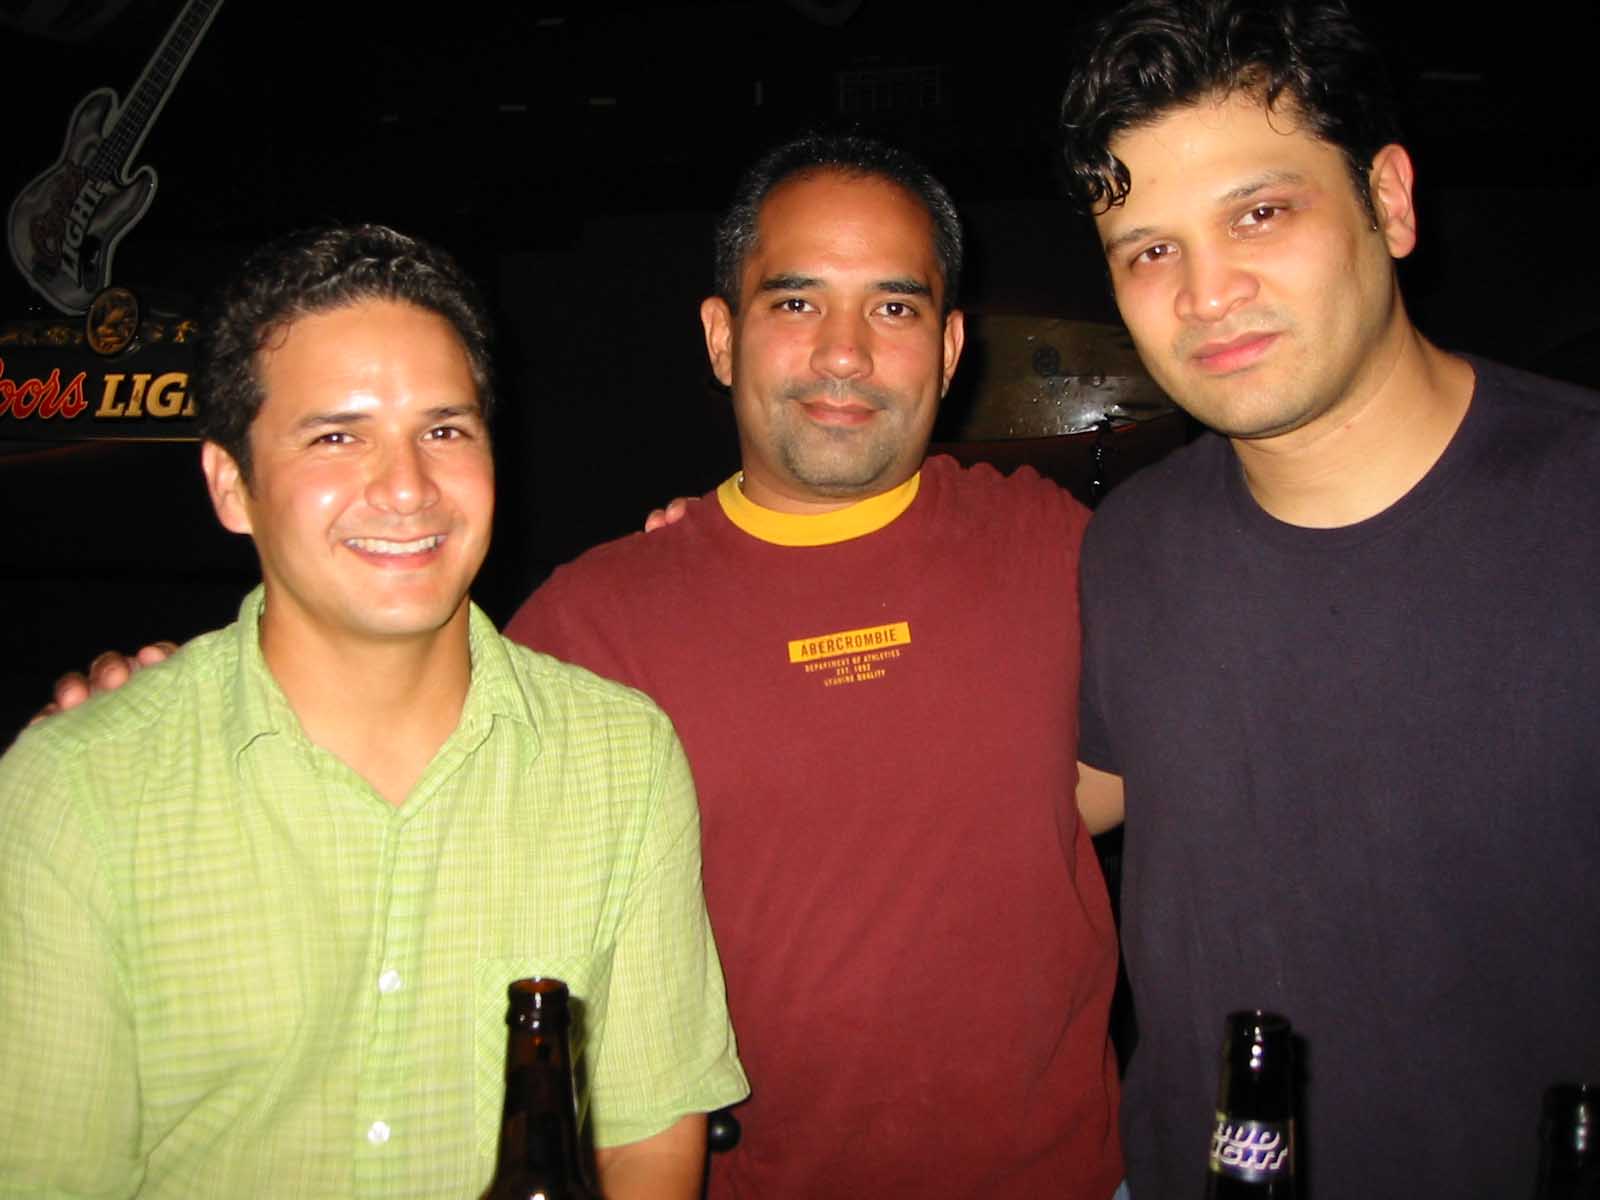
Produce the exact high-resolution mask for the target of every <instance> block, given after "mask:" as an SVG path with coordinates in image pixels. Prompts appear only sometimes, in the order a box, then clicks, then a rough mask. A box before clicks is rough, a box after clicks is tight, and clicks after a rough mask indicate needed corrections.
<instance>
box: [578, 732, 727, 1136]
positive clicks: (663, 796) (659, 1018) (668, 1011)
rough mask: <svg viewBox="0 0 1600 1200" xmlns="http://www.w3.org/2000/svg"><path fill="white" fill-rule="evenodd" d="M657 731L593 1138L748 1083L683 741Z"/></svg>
mask: <svg viewBox="0 0 1600 1200" xmlns="http://www.w3.org/2000/svg"><path fill="white" fill-rule="evenodd" d="M651 728H652V729H653V730H654V737H655V739H656V743H657V744H656V746H655V748H654V749H655V753H654V754H653V755H652V761H653V764H654V766H653V770H652V773H651V789H650V796H649V802H648V814H649V815H648V827H647V829H646V831H645V834H644V839H643V843H642V847H641V851H640V869H639V872H638V874H637V875H636V877H635V879H634V883H633V887H632V889H631V892H630V894H629V896H628V898H627V901H626V904H625V906H624V913H623V918H622V925H621V928H620V930H619V932H618V936H617V942H616V951H615V957H614V959H613V969H612V982H611V990H610V995H609V997H608V1000H607V1005H606V1033H605V1037H604V1041H603V1044H602V1045H601V1046H599V1047H598V1053H597V1055H596V1059H595V1061H594V1063H593V1065H592V1069H591V1076H590V1088H591V1103H590V1113H591V1119H592V1121H593V1128H594V1140H595V1144H596V1145H598V1146H614V1145H621V1144H625V1143H627V1142H634V1141H638V1140H640V1139H641V1138H646V1137H649V1136H651V1135H652V1134H655V1133H659V1132H660V1131H661V1130H663V1129H666V1128H667V1127H668V1126H670V1125H671V1124H672V1123H673V1122H675V1121H676V1120H678V1118H680V1117H682V1116H684V1115H686V1114H689V1113H700V1112H709V1111H710V1110H712V1109H715V1108H720V1107H722V1106H724V1105H728V1104H732V1103H734V1102H735V1101H738V1100H742V1099H743V1098H744V1097H745V1096H746V1095H748V1094H749V1091H750V1088H749V1085H748V1084H747V1083H746V1082H745V1077H744V1072H743V1070H742V1069H741V1067H740V1065H739V1060H738V1056H737V1051H736V1048H735V1044H734V1037H733V1029H732V1026H731V1025H730V1024H729V1021H728V1010H727V1000H726V997H725V995H724V990H723V980H722V966H721V963H720V962H719V961H718V958H717V951H716V945H715V943H714V941H713V939H712V936H711V926H710V921H709V919H708V918H707V916H706V907H705V898H704V895H703V892H702V888H701V881H700V821H699V812H698V808H697V804H696V800H695V793H694V785H693V783H692V781H691V778H690V774H689V764H688V762H687V760H686V759H685V758H684V754H683V749H682V747H681V746H680V745H679V743H678V739H677V736H676V735H675V734H674V733H673V731H672V728H671V725H670V724H669V723H668V722H667V721H666V719H665V718H664V717H660V718H658V719H657V720H656V721H655V722H654V723H653V724H652V726H651Z"/></svg>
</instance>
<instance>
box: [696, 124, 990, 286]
mask: <svg viewBox="0 0 1600 1200" xmlns="http://www.w3.org/2000/svg"><path fill="white" fill-rule="evenodd" d="M827 172H834V173H838V174H841V175H845V176H851V177H860V178H879V179H883V180H886V181H887V182H889V183H892V184H895V185H896V186H898V187H900V188H902V189H904V190H905V191H906V192H907V193H908V194H909V195H910V196H911V197H912V198H913V199H915V200H917V201H918V202H919V203H920V204H921V205H922V206H923V208H925V209H927V210H928V216H929V218H931V220H932V221H933V253H934V257H935V258H937V259H938V260H939V273H940V275H942V276H943V282H944V309H945V311H946V312H949V311H950V309H951V308H953V307H954V306H955V297H956V293H957V291H958V290H959V289H960V286H961V255H962V246H963V243H962V234H961V217H960V215H959V214H958V213H957V212H956V206H955V201H953V200H951V199H950V193H949V191H947V190H946V189H945V186H944V184H942V183H940V182H939V181H938V180H937V179H936V178H934V176H933V174H932V173H931V172H930V171H929V170H928V169H927V167H925V166H923V165H922V164H921V163H920V162H918V161H917V159H916V158H914V157H913V156H912V155H910V154H908V153H907V152H906V151H904V150H902V149H900V148H899V147H897V146H891V145H889V144H888V143H886V142H880V141H878V140H877V139H875V138H869V137H861V136H858V135H855V134H821V133H808V134H804V135H802V136H801V137H798V138H795V139H794V140H793V141H789V142H785V143H783V145H781V146H777V147H775V148H773V149H772V150H769V151H768V152H767V153H766V154H764V155H762V157H761V158H760V160H759V161H757V162H756V164H755V165H754V166H752V167H751V168H750V169H749V170H748V171H746V172H745V173H744V175H743V176H741V177H740V179H739V183H738V186H737V187H735V189H734V193H733V203H732V204H730V205H729V206H728V208H727V211H726V212H724V213H723V214H722V218H721V219H720V220H719V221H718V222H717V230H716V281H715V284H716V291H717V295H719V296H721V297H722V299H723V300H724V301H726V302H727V305H728V307H729V308H730V309H732V310H733V311H734V312H738V311H739V276H740V274H741V272H742V271H743V270H744V260H745V259H746V258H747V257H748V256H749V254H750V251H751V250H752V249H754V248H755V244H756V238H757V236H758V235H759V232H760V231H759V220H760V216H761V206H762V204H763V203H765V202H766V199H767V196H768V195H770V194H771V193H772V191H773V189H774V188H776V187H777V186H778V185H779V184H781V183H786V182H787V181H789V180H791V179H795V178H804V177H806V176H811V175H819V174H824V173H827Z"/></svg>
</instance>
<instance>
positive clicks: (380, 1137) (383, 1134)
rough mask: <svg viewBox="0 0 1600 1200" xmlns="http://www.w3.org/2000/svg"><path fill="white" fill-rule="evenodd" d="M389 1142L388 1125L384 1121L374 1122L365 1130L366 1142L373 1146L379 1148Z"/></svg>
mask: <svg viewBox="0 0 1600 1200" xmlns="http://www.w3.org/2000/svg"><path fill="white" fill-rule="evenodd" d="M388 1140H389V1125H388V1123H387V1122H386V1121H374V1122H373V1123H372V1127H371V1128H370V1129H368V1130H367V1141H369V1142H371V1143H372V1144H373V1145H374V1146H381V1145H383V1144H384V1143H385V1142H387V1141H388Z"/></svg>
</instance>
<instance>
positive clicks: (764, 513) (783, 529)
mask: <svg viewBox="0 0 1600 1200" xmlns="http://www.w3.org/2000/svg"><path fill="white" fill-rule="evenodd" d="M921 486H922V472H920V471H918V472H917V473H916V474H915V475H913V476H912V477H911V478H910V479H908V480H906V481H905V482H904V483H902V484H900V485H899V486H898V487H895V488H891V489H890V490H889V491H887V492H882V493H880V494H878V495H876V496H869V497H867V498H866V499H865V500H858V501H857V502H856V503H854V504H852V505H850V506H849V507H848V508H840V509H835V510H834V511H833V512H826V513H815V514H812V513H784V512H774V511H773V510H772V509H770V508H762V507H761V506H760V505H759V504H752V503H751V502H750V500H749V499H748V498H747V497H746V496H745V494H744V493H743V492H741V491H740V490H739V475H738V474H734V475H730V476H729V477H728V478H727V479H726V480H724V481H723V483H722V486H720V487H719V488H717V502H718V503H719V504H721V505H722V511H723V513H724V514H726V515H727V518H728V520H730V521H732V522H733V523H734V524H735V525H737V526H738V527H739V528H740V529H742V530H744V531H745V532H746V533H748V534H749V535H750V536H751V537H754V538H760V539H761V540H762V541H763V542H771V543H773V544H774V545H777V546H830V545H832V544H833V543H834V542H848V541H849V540H850V539H851V538H858V537H865V536H866V535H867V534H869V533H876V532H877V531H878V530H880V529H882V528H883V527H884V526H885V525H887V524H889V522H891V521H893V520H894V519H895V518H896V517H898V516H899V515H900V514H901V513H903V512H905V510H906V509H908V508H910V507H911V502H912V501H913V500H915V499H916V498H917V489H918V488H920V487H921Z"/></svg>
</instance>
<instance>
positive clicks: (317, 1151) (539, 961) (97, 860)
mask: <svg viewBox="0 0 1600 1200" xmlns="http://www.w3.org/2000/svg"><path fill="white" fill-rule="evenodd" d="M261 603H262V599H261V593H260V591H259V589H258V590H257V591H256V592H255V593H252V595H251V596H250V597H249V598H248V599H247V600H246V601H245V604H244V606H243V608H242V609H241V611H240V618H239V621H238V622H237V623H236V624H234V625H232V626H229V627H228V628H226V629H223V630H219V631H217V632H215V633H211V634H208V635H206V636H204V637H202V638H199V639H196V640H195V641H194V642H192V643H191V644H190V645H189V646H187V647H186V648H185V649H184V650H183V651H182V652H181V653H180V654H178V655H177V656H176V657H175V658H173V659H172V660H171V661H170V662H168V663H167V664H165V665H163V666H161V667H159V668H154V669H150V670H146V671H142V672H140V673H139V674H138V675H137V676H136V677H135V678H134V679H133V680H132V681H131V682H130V683H129V684H128V685H127V686H126V687H124V688H123V689H121V690H120V691H119V692H117V693H116V694H114V695H111V696H107V697H103V698H99V699H97V700H95V701H92V702H90V703H89V704H87V705H85V706H84V707H83V708H81V709H79V710H76V711H74V712H72V713H68V714H66V715H64V716H62V717H58V718H54V719H52V720H50V721H47V722H44V723H43V724H42V725H40V726H38V727H36V728H34V729H32V730H29V731H28V732H26V733H24V734H23V735H22V736H21V737H20V738H19V739H18V740H17V742H16V744H15V745H14V746H13V747H12V749H11V750H10V751H9V752H8V753H7V754H6V755H5V757H4V759H0V1195H7V1196H9V1195H49V1196H80V1195H81V1196H90V1195H92V1196H127V1195H134V1194H137V1195H141V1196H175V1197H179V1196H181V1197H185V1198H186V1200H188V1198H193V1197H198V1196H292V1197H318V1196H328V1197H334V1196H338V1197H346V1196H372V1197H379V1196H381V1197H386V1198H387V1197H397V1196H418V1197H424V1196H425V1197H429V1198H438V1197H471V1196H476V1195H478V1194H479V1192H480V1191H481V1190H482V1188H483V1186H484V1185H485V1184H486V1183H487V1180H488V1178H489V1175H490V1173H491V1172H492V1169H493V1163H494V1154H495V1148H496V1142H497V1136H498V1131H499V1119H500V1104H501V1097H502V1094H503V1088H504V1056H505V1044H506V1027H505V1009H506V984H507V983H508V982H509V981H510V980H513V979H517V978H520V977H524V976H532V975H547V976H556V977H559V978H562V979H565V980H566V981H567V983H568V985H569V987H570V989H571V991H572V994H573V996H574V997H575V998H576V1000H577V1012H578V1033H577V1042H578V1045H577V1047H576V1050H577V1054H578V1056H579V1072H580V1078H581V1079H582V1078H586V1081H587V1086H586V1088H585V1099H586V1101H587V1106H588V1114H587V1117H588V1120H589V1121H590V1123H591V1127H592V1130H593V1137H594V1141H595V1144H597V1145H601V1146H605V1145H614V1144H619V1143H624V1142H629V1141H635V1140H637V1139H639V1138H642V1137H646V1136H648V1135H650V1134H653V1133H656V1132H658V1131H660V1130H662V1129H664V1128H666V1127H667V1126H668V1125H670V1124H671V1123H672V1122H673V1121H675V1120H676V1119H677V1118H678V1117H680V1116H682V1115H683V1114H685V1113H691V1112H703V1111H707V1110H709V1109H713V1108H716V1107H718V1106H720V1105H724V1104H728V1103H731V1102H733V1101H734V1100H737V1099H739V1098H741V1097H742V1096H744V1095H745V1093H746V1091H747V1090H748V1089H747V1087H746V1084H745V1081H744V1076H743V1074H742V1072H741V1070H740V1067H739V1064H738V1061H737V1058H736V1056H735V1052H734V1043H733V1037H732V1033H731V1031H730V1029H729V1026H728V1019H727V1013H726V1008H725V1004H724V1000H723V990H722V974H721V969H720V967H719V965H718V962H717V956H716V950H715V948H714V946H713V944H712V941H711V936H710V932H709V929H708V926H707V923H706V916H705V907H704V902H703V901H702V899H701V891H700V849H699V825H698V817H697V813H696V808H695V799H694V792H693V789H692V785H691V783H690V777H689V772H688V767H687V765H686V763H685V761H684V758H683V754H682V751H681V750H680V748H679V746H678V741H677V738H676V736H675V735H674V734H673V731H672V728H671V725H670V724H669V723H668V721H667V720H666V718H665V717H664V716H663V715H662V714H661V713H660V712H659V710H657V709H656V707H655V706H654V705H653V704H651V703H650V702H649V701H648V700H647V699H646V698H645V697H643V696H641V695H640V694H639V693H637V692H633V691H630V690H628V689H626V688H623V687H620V686H618V685H615V684H612V683H608V682H605V681H603V680H600V679H597V678H595V677H594V676H592V675H589V674H588V673H586V672H583V671H581V670H579V669H577V668H575V667H571V666H568V665H566V664H564V663H558V662H556V661H554V660H553V659H549V658H545V657H542V656H539V655H535V654H533V653H532V652H530V651H527V650H524V649H523V648H522V647H519V646H515V645H513V644H511V643H509V642H507V641H505V640H504V639H502V638H501V637H500V636H499V634H497V633H496V632H495V630H494V628H493V626H492V625H491V624H490V622H489V621H488V619H487V618H486V617H484V616H483V614H482V613H480V612H478V611H477V610H476V609H474V610H473V613H472V621H471V653H472V684H471V688H470V690H469V692H468V695H467V700H466V704H465V706H464V708H463V711H462V714H461V721H460V725H459V727H458V728H457V729H456V731H455V732H454V733H453V734H452V735H451V736H450V738H449V740H448V741H447V742H446V743H445V744H444V746H443V747H442V748H441V749H440V750H439V752H438V754H437V755H436V756H435V757H434V759H433V761H432V763H431V764H430V765H429V766H428V768H427V770H426V772H425V773H424V775H423V776H422V779H421V780H420V781H419V782H418V784H417V786H416V788H415V790H414V791H413V792H412V793H411V795H410V796H409V797H407V799H406V802H405V804H404V805H402V806H400V807H398V808H397V807H395V806H393V805H390V804H388V803H386V802H385V801H384V800H383V799H382V798H381V797H380V796H379V795H378V794H377V793H375V792H374V791H373V790H372V789H371V788H370V787H369V786H368V785H367V784H366V783H365V781H363V780H362V779H361V778H360V777H359V776H358V775H356V774H355V772H353V771H351V770H350V769H349V768H348V767H347V766H345V765H344V763H342V762H340V761H339V760H338V759H336V758H334V757H333V756H332V755H330V754H328V753H327V752H326V751H324V750H321V749H319V748H318V747H316V746H314V745H312V744H311V743H310V742H309V741H307V739H306V737H305V735H304V733H303V732H302V730H301V728H300V725H299V722H298V721H297V720H296V719H295V716H294V714H293V712H292V711H291V710H290V708H289V706H288V703H287V701H286V700H285V698H284V696H283V693H282V691H281V690H280V689H279V688H278V686H277V684H276V682H275V681H274V680H273V678H272V675H271V674H270V672H269V671H268V670H267V667H266V664H265V662H264V661H263V659H262V655H261V650H260V644H259V638H258V632H257V630H258V622H259V617H260V611H261Z"/></svg>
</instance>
